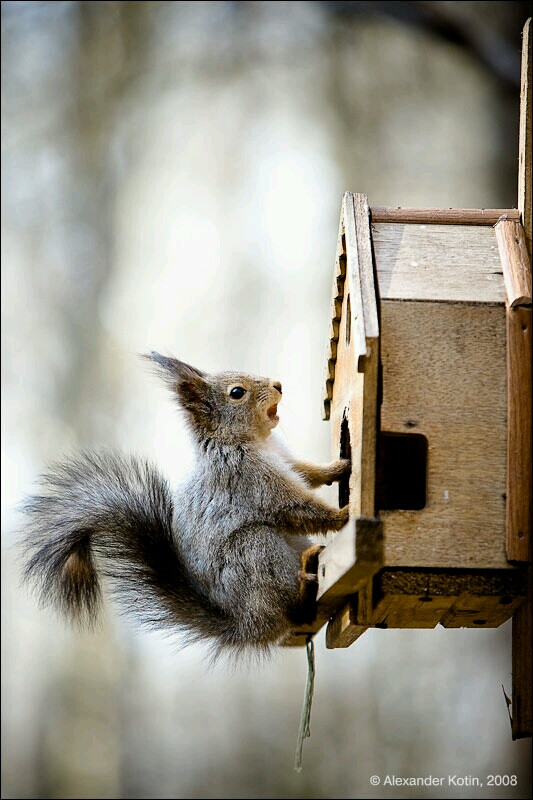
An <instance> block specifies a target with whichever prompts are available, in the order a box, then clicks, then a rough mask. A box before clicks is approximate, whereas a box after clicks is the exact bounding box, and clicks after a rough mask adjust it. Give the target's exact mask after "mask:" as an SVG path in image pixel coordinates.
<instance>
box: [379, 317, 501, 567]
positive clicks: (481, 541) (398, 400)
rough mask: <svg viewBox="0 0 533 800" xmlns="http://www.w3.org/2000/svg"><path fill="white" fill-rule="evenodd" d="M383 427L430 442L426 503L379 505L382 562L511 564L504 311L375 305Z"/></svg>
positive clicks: (479, 565) (402, 564)
mask: <svg viewBox="0 0 533 800" xmlns="http://www.w3.org/2000/svg"><path fill="white" fill-rule="evenodd" d="M381 328H382V335H381V362H382V369H383V402H382V405H381V428H382V430H384V431H391V432H396V433H406V432H411V433H421V434H423V435H424V436H426V438H427V440H428V462H427V503H426V506H425V508H423V509H422V510H419V511H407V510H400V511H381V512H380V518H381V519H382V520H383V524H384V532H385V563H386V565H388V566H398V567H400V566H412V567H433V568H437V567H441V568H450V567H456V568H465V567H470V568H475V567H480V568H481V567H484V568H491V569H497V568H509V566H510V565H509V562H508V560H507V557H506V554H505V547H504V543H505V533H504V532H505V492H506V482H507V479H506V472H507V379H506V369H507V356H506V339H507V335H506V311H505V307H504V306H503V305H501V306H499V305H498V306H495V305H488V306H484V305H469V304H466V303H456V304H455V303H404V302H401V301H388V302H384V303H382V306H381Z"/></svg>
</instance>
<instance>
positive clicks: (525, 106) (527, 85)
mask: <svg viewBox="0 0 533 800" xmlns="http://www.w3.org/2000/svg"><path fill="white" fill-rule="evenodd" d="M531 64H532V60H531V18H530V19H528V20H527V22H526V24H525V25H524V31H523V34H522V78H521V87H520V128H519V145H518V210H519V211H520V215H521V218H522V225H523V226H524V231H525V236H526V245H527V250H528V253H529V256H530V257H531V225H532V223H531V194H532V184H531V168H532V163H531V162H532V155H531V154H532V150H533V136H532V130H531V126H532V121H531V116H532V103H531V94H532V88H531V87H532V85H533V80H532V74H531Z"/></svg>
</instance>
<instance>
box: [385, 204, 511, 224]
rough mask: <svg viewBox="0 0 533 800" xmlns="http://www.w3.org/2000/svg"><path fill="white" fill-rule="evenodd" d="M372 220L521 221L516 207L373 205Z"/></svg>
mask: <svg viewBox="0 0 533 800" xmlns="http://www.w3.org/2000/svg"><path fill="white" fill-rule="evenodd" d="M370 217H371V220H372V222H404V223H407V224H408V223H418V224H419V225H496V223H497V222H499V221H500V220H502V219H508V220H515V221H516V222H519V221H520V211H519V210H518V209H516V208H385V207H382V206H372V208H371V209H370Z"/></svg>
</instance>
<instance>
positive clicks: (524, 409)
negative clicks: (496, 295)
mask: <svg viewBox="0 0 533 800" xmlns="http://www.w3.org/2000/svg"><path fill="white" fill-rule="evenodd" d="M531 322H532V321H531V308H525V307H517V308H514V309H513V308H509V309H508V310H507V406H508V419H507V437H508V438H507V490H506V491H507V504H506V505H507V513H506V540H505V545H506V552H507V558H508V559H509V560H510V561H533V533H532V508H531V506H532V499H531V498H532V469H531V460H532V454H531V437H532V425H531V416H532V407H531V391H532V382H531V327H532V324H531Z"/></svg>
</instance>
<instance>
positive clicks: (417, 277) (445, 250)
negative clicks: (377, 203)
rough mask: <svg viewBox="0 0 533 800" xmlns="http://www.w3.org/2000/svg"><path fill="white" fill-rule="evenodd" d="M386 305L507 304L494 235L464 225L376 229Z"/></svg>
mask: <svg viewBox="0 0 533 800" xmlns="http://www.w3.org/2000/svg"><path fill="white" fill-rule="evenodd" d="M372 241H373V245H374V253H375V258H376V271H377V278H378V284H379V294H380V298H381V302H384V301H385V300H434V301H436V302H443V301H451V302H456V301H461V302H466V303H472V302H475V303H504V302H505V298H506V292H505V284H504V279H503V273H502V266H501V263H500V256H499V252H498V244H497V242H496V237H495V235H494V230H493V229H492V228H490V227H488V228H487V227H479V226H477V227H472V226H470V227H465V226H460V225H448V226H446V225H425V226H424V227H423V226H422V225H405V224H400V223H397V222H396V223H382V224H372Z"/></svg>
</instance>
